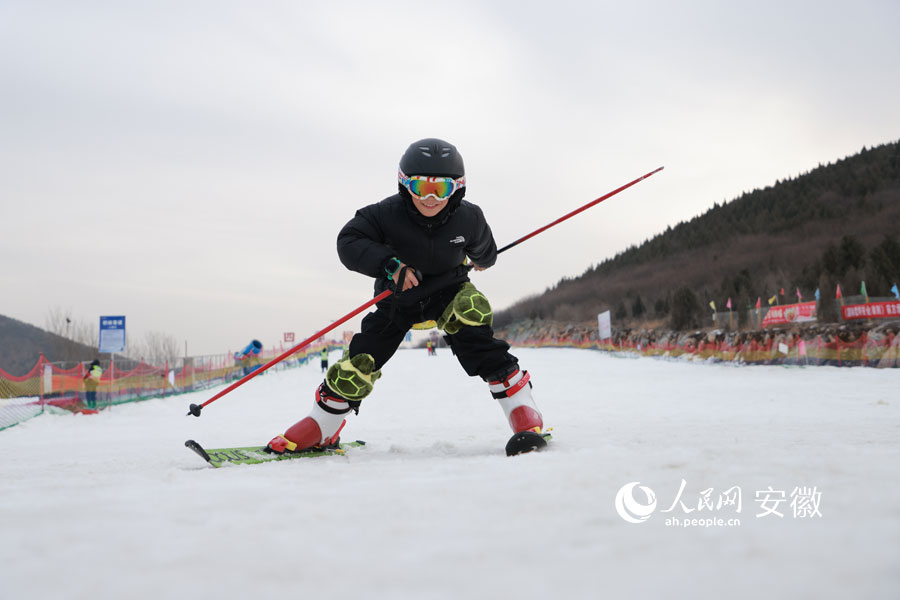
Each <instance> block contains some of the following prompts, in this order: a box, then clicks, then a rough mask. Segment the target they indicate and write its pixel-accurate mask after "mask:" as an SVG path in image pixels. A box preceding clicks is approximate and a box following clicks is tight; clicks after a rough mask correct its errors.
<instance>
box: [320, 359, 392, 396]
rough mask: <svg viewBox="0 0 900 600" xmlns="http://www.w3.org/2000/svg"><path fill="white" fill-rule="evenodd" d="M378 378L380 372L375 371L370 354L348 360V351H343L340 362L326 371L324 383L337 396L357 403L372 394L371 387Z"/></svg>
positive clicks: (373, 360) (373, 361)
mask: <svg viewBox="0 0 900 600" xmlns="http://www.w3.org/2000/svg"><path fill="white" fill-rule="evenodd" d="M379 377H381V370H380V369H378V370H375V359H374V358H372V355H371V354H357V355H356V356H354V357H353V358H350V351H349V350H345V351H344V356H343V357H342V358H341V360H340V361H338V362H336V363H335V364H333V365H331V367H330V368H329V369H328V372H327V373H326V374H325V382H326V383H327V384H328V387H329V388H331V390H333V391H334V392H335V393H337V394H338V395H340V396H342V397H344V398H345V399H347V400H352V401H357V402H358V401H359V400H362V399H363V398H365V397H366V396H368V395H369V394H371V393H372V386H373V385H374V383H375V381H376V380H377V379H378V378H379Z"/></svg>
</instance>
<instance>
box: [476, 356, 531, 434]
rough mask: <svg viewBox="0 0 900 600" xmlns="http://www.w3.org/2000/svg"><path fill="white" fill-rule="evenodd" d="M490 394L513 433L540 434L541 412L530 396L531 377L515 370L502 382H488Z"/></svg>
mask: <svg viewBox="0 0 900 600" xmlns="http://www.w3.org/2000/svg"><path fill="white" fill-rule="evenodd" d="M488 386H489V387H490V390H491V394H492V395H493V396H494V398H496V399H497V401H499V402H500V407H501V408H502V409H503V413H504V414H505V415H506V419H507V421H509V426H510V427H511V428H512V430H513V432H515V433H520V432H522V431H537V432H540V431H541V429H542V428H543V426H544V420H543V418H542V417H541V412H540V411H539V410H538V408H537V405H536V404H535V403H534V397H533V396H532V394H531V375H529V374H528V371H519V370H516V371H515V372H514V373H512V374H511V375H509V376H507V377H505V378H504V379H502V380H497V381H490V382H488Z"/></svg>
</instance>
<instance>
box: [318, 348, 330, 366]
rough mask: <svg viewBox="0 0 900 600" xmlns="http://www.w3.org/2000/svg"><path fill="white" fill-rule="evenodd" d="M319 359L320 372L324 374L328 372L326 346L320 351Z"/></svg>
mask: <svg viewBox="0 0 900 600" xmlns="http://www.w3.org/2000/svg"><path fill="white" fill-rule="evenodd" d="M319 358H320V359H321V362H322V372H323V373H324V372H325V371H327V370H328V346H325V347H324V348H322V351H321V352H320V353H319Z"/></svg>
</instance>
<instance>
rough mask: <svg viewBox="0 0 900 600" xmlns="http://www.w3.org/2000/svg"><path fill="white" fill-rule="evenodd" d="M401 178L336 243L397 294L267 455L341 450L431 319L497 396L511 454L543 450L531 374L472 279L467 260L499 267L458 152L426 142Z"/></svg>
mask: <svg viewBox="0 0 900 600" xmlns="http://www.w3.org/2000/svg"><path fill="white" fill-rule="evenodd" d="M398 180H399V183H398V188H399V193H398V194H395V195H393V196H391V197H389V198H386V199H384V200H382V201H381V202H378V203H376V204H371V205H369V206H366V207H364V208H361V209H360V210H358V211H357V212H356V215H355V216H354V217H353V219H351V220H350V221H349V222H348V223H347V224H346V225H345V226H344V227H343V229H341V231H340V233H339V234H338V239H337V250H338V256H339V257H340V259H341V262H342V263H343V264H344V266H346V267H347V268H348V269H350V270H353V271H357V272H359V273H362V274H363V275H367V276H369V277H374V278H375V294H376V295H377V294H380V293H382V292H383V291H385V290H386V289H391V290H392V291H393V293H392V294H391V295H390V296H388V297H387V298H386V299H384V300H382V301H381V302H379V303H378V304H377V305H376V310H375V312H372V313H369V314H368V315H366V317H365V318H364V319H363V321H362V325H361V330H360V332H359V333H357V334H356V335H354V336H353V338H352V340H351V341H350V345H349V347H348V348H347V350H346V351H345V352H344V356H343V358H342V359H341V360H339V361H337V362H336V363H335V364H333V365H332V366H331V367H330V368H329V369H328V372H327V373H326V375H325V381H323V382H322V384H321V385H319V387H318V389H317V390H316V394H315V402H314V404H313V407H312V411H311V412H310V414H309V416H307V417H306V418H304V419H302V420H300V421H299V422H297V423H295V424H294V425H292V426H291V427H290V428H289V429H288V430H287V431H286V432H285V433H284V434H283V435H279V436H276V437H275V438H274V439H273V440H272V441H270V442H269V444H268V447H267V449H268V450H269V451H271V452H278V453H281V452H292V451H299V450H303V449H306V448H310V447H313V446H328V445H334V444H337V443H338V439H339V438H338V435H339V434H340V431H341V429H342V428H343V426H344V425H345V423H346V421H345V417H346V416H347V415H348V413H349V412H350V411H351V410H352V411H354V412H355V413H357V414H358V413H359V408H360V404H361V402H362V400H363V398H365V397H366V396H368V395H369V394H370V393H371V391H372V388H373V384H374V383H375V381H376V380H377V379H378V378H379V377H380V376H381V368H382V367H383V366H384V365H385V363H387V361H388V360H389V359H390V358H391V356H393V354H394V352H395V351H396V350H397V348H398V346H399V345H400V343H401V342H402V341H403V339H404V336H405V335H406V332H407V331H408V330H409V329H410V328H411V327H412V326H413V325H414V324H417V323H421V322H425V321H429V320H433V321H435V322H436V325H437V327H439V328H440V329H442V330H443V331H444V332H445V333H446V334H447V335H446V336H445V339H446V340H447V343H448V344H449V346H450V348H451V350H452V351H453V354H454V355H455V356H456V358H457V359H458V360H459V362H460V364H461V365H462V368H463V369H464V370H465V371H466V373H467V374H468V375H470V376H478V377H481V378H482V379H483V380H484V381H485V382H487V383H488V387H489V389H490V392H491V393H492V394H493V396H494V398H496V399H497V400H499V403H500V406H501V408H502V409H503V411H504V413H505V414H506V417H507V420H508V422H509V425H510V427H511V428H512V430H513V432H514V435H513V438H512V439H511V440H510V442H509V444H508V445H507V454H518V453H520V452H527V451H529V450H533V449H535V448H539V447H542V446H544V445H545V444H546V442H545V440H544V438H543V437H542V436H541V435H540V434H541V428H542V427H543V421H542V418H541V413H540V412H539V411H538V409H537V406H536V405H535V403H534V399H533V398H532V394H531V382H530V381H529V379H530V377H529V375H528V372H527V371H523V370H520V369H519V366H518V360H517V359H516V357H515V356H513V355H512V354H510V353H509V352H508V350H509V344H507V343H506V342H504V341H502V340H499V339H496V338H495V337H494V332H493V330H492V329H491V323H492V313H491V308H490V305H489V304H488V301H487V299H486V298H485V297H484V295H482V294H481V293H480V292H479V291H478V290H477V289H476V288H475V286H474V285H473V284H472V283H471V282H470V281H469V277H468V272H469V268H468V266H467V265H466V264H465V261H466V258H467V257H468V258H469V259H470V260H471V261H472V263H473V265H472V266H474V269H475V270H476V271H481V270H484V269H486V268H488V267H490V266H492V265H493V264H494V262H495V261H496V259H497V246H496V243H495V242H494V237H493V234H492V233H491V229H490V227H489V226H488V224H487V222H486V221H485V218H484V214H483V213H482V211H481V209H480V208H479V207H478V206H476V205H474V204H472V203H470V202H468V201H466V200H464V199H463V197H464V196H465V194H466V187H465V186H466V180H465V168H464V166H463V159H462V156H461V155H460V154H459V152H458V151H457V149H456V148H455V147H454V146H453V145H452V144H449V143H447V142H445V141H443V140H439V139H434V138H428V139H423V140H420V141H418V142H415V143H413V144H412V145H410V146H409V148H408V149H407V150H406V152H405V153H404V154H403V156H402V157H401V159H400V169H399V173H398Z"/></svg>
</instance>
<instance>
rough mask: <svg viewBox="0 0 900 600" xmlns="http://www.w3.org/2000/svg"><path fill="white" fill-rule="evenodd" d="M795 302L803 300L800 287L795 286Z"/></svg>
mask: <svg viewBox="0 0 900 600" xmlns="http://www.w3.org/2000/svg"><path fill="white" fill-rule="evenodd" d="M797 302H803V294H801V293H800V288H797Z"/></svg>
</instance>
